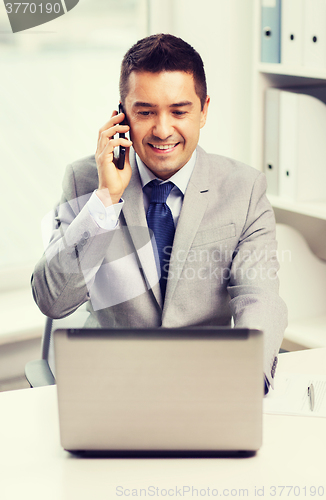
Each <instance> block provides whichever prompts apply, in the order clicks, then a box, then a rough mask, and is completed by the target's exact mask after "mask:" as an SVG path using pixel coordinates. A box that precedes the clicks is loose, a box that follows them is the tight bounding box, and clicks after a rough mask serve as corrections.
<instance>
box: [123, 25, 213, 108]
mask: <svg viewBox="0 0 326 500" xmlns="http://www.w3.org/2000/svg"><path fill="white" fill-rule="evenodd" d="M132 71H149V72H150V73H159V72H161V71H184V72H185V73H191V74H192V75H193V78H194V83H195V91H196V94H197V95H198V97H199V99H200V102H201V107H202V109H203V107H204V104H205V101H206V97H207V86H206V77H205V71H204V64H203V61H202V58H201V57H200V55H199V54H198V52H197V51H196V50H195V49H194V48H193V47H192V46H191V45H189V43H187V42H185V41H184V40H182V39H181V38H177V37H175V36H173V35H168V34H164V33H160V34H158V35H151V36H148V37H146V38H143V39H142V40H139V41H138V42H137V43H136V44H135V45H133V46H132V47H131V48H130V49H129V50H128V52H127V53H126V55H125V56H124V58H123V60H122V63H121V73H120V99H121V101H122V103H123V104H124V103H125V99H126V97H127V94H128V92H129V75H130V73H131V72H132Z"/></svg>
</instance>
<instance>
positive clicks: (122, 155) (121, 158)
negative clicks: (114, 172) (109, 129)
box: [117, 103, 128, 170]
mask: <svg viewBox="0 0 326 500" xmlns="http://www.w3.org/2000/svg"><path fill="white" fill-rule="evenodd" d="M118 109H119V113H125V112H124V109H123V106H122V104H121V103H119V108H118ZM120 125H128V123H127V120H126V113H125V117H124V120H123V121H122V122H121V124H120ZM119 137H120V138H121V137H122V138H123V139H125V137H126V134H120V133H119ZM125 157H126V148H125V147H124V146H119V157H118V162H117V168H118V169H119V170H123V169H124V166H125Z"/></svg>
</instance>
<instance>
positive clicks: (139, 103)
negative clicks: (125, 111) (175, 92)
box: [133, 101, 193, 108]
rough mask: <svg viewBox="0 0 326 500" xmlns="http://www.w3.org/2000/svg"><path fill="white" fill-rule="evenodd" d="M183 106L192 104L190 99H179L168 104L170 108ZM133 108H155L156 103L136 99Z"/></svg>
mask: <svg viewBox="0 0 326 500" xmlns="http://www.w3.org/2000/svg"><path fill="white" fill-rule="evenodd" d="M185 106H193V103H192V102H191V101H181V102H175V103H173V104H170V108H181V107H185ZM133 107H134V108H157V105H156V104H152V103H150V102H143V101H136V102H134V104H133Z"/></svg>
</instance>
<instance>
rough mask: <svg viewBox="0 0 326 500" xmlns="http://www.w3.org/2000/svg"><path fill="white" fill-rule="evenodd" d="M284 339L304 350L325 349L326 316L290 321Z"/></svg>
mask: <svg viewBox="0 0 326 500" xmlns="http://www.w3.org/2000/svg"><path fill="white" fill-rule="evenodd" d="M284 338H285V339H286V340H289V341H290V342H293V343H295V344H299V345H300V346H302V347H303V348H305V349H314V348H317V347H326V315H324V316H319V317H317V318H306V319H304V320H302V319H301V320H297V321H291V322H290V323H289V326H288V327H287V329H286V331H285V335H284Z"/></svg>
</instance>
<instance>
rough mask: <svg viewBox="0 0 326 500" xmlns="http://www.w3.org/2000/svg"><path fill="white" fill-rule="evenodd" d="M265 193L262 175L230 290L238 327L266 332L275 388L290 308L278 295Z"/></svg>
mask: <svg viewBox="0 0 326 500" xmlns="http://www.w3.org/2000/svg"><path fill="white" fill-rule="evenodd" d="M265 192H266V178H265V176H264V175H263V174H260V175H258V177H257V178H256V180H255V182H254V184H253V188H252V193H251V198H250V203H249V205H248V212H247V216H246V221H245V224H244V227H243V229H242V232H241V237H240V239H239V242H238V245H237V248H236V250H235V252H234V256H233V260H232V266H231V269H230V281H229V287H228V292H229V295H230V298H231V301H230V307H231V312H232V315H233V318H234V323H235V326H237V327H250V328H258V329H261V330H263V331H264V343H265V347H264V353H265V359H264V372H265V376H266V377H267V379H268V382H269V383H270V384H271V386H272V387H273V378H274V373H275V368H276V363H277V354H278V351H279V347H280V345H281V342H282V338H283V335H284V330H285V328H286V326H287V308H286V305H285V303H284V301H283V300H282V299H281V298H280V296H279V294H278V290H279V281H278V276H277V271H278V269H279V263H278V258H277V242H276V240H275V218H274V212H273V209H272V207H271V205H270V203H269V201H268V200H267V197H266V194H265ZM271 353H272V356H271Z"/></svg>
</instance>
